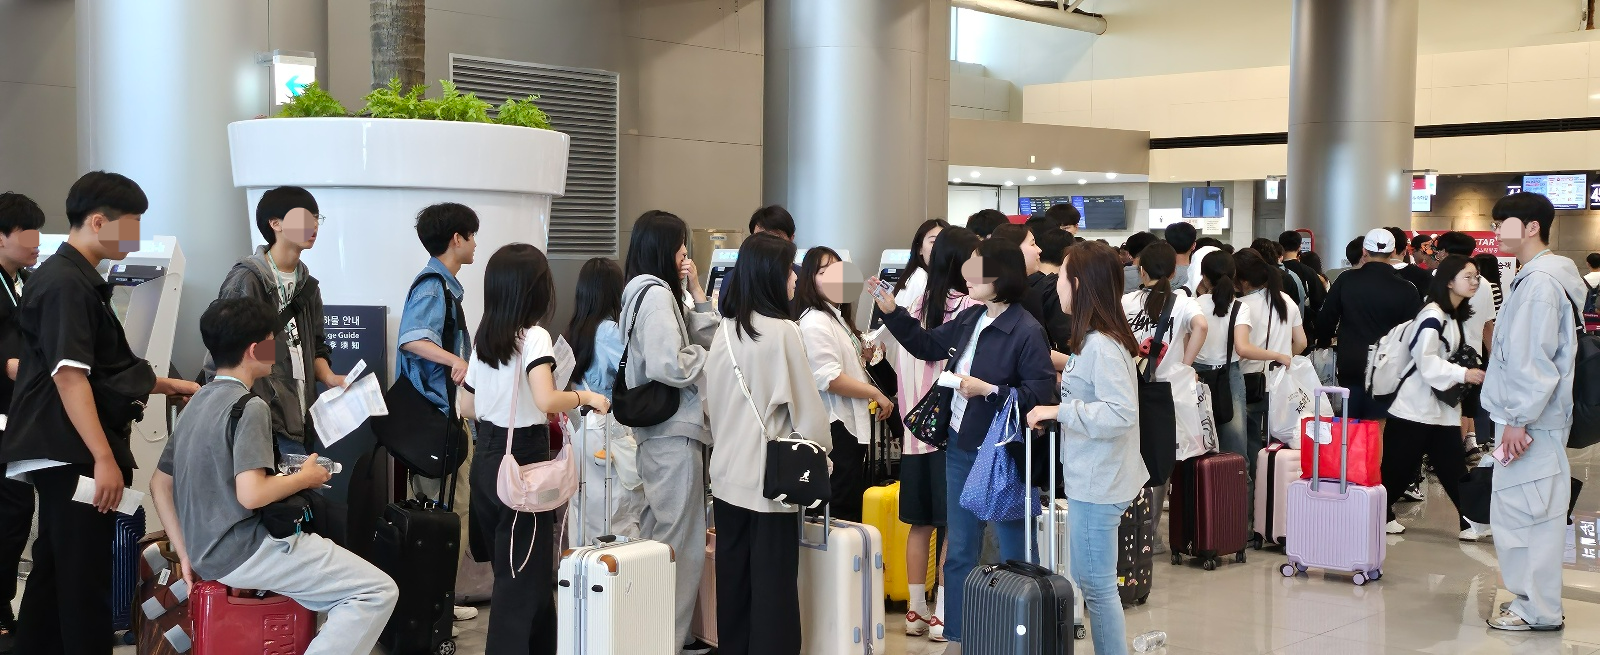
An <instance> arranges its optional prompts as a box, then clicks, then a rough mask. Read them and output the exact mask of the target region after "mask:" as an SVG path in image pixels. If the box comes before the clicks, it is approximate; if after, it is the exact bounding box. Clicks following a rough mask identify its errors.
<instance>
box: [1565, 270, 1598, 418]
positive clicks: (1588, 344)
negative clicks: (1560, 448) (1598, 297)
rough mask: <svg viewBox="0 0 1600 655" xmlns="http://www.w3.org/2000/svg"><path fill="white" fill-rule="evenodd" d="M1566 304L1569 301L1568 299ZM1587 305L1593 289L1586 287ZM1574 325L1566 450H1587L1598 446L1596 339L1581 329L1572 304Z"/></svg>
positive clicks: (1579, 314) (1581, 322)
mask: <svg viewBox="0 0 1600 655" xmlns="http://www.w3.org/2000/svg"><path fill="white" fill-rule="evenodd" d="M1568 302H1571V300H1570V299H1568ZM1586 302H1587V304H1588V305H1589V306H1591V307H1593V306H1594V302H1595V288H1594V287H1590V288H1589V294H1588V300H1587V301H1586ZM1572 310H1573V313H1574V314H1576V316H1574V317H1573V319H1574V321H1575V322H1576V323H1577V331H1578V342H1577V346H1578V347H1577V351H1578V353H1577V358H1576V361H1574V362H1573V363H1572V431H1571V432H1570V433H1568V434H1567V447H1568V448H1588V447H1589V446H1593V445H1595V444H1597V443H1600V336H1596V335H1592V334H1588V333H1586V332H1584V329H1583V313H1582V312H1579V311H1578V306H1577V303H1573V304H1572Z"/></svg>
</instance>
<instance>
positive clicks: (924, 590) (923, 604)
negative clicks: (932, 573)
mask: <svg viewBox="0 0 1600 655" xmlns="http://www.w3.org/2000/svg"><path fill="white" fill-rule="evenodd" d="M906 586H907V587H909V588H910V589H911V600H910V601H909V602H910V603H911V605H910V610H911V611H913V612H916V613H917V616H920V617H923V618H927V617H928V585H925V584H913V585H906Z"/></svg>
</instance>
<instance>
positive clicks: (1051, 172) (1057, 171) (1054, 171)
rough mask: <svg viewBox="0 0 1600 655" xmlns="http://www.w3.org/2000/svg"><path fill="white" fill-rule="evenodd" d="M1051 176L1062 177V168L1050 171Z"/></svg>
mask: <svg viewBox="0 0 1600 655" xmlns="http://www.w3.org/2000/svg"><path fill="white" fill-rule="evenodd" d="M1050 174H1051V175H1060V174H1061V169H1060V168H1052V169H1050Z"/></svg>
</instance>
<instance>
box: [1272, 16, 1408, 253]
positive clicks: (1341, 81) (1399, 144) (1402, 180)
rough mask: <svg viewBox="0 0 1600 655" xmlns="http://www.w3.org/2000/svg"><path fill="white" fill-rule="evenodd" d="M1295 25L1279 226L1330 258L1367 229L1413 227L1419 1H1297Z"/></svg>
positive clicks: (1291, 52) (1291, 41)
mask: <svg viewBox="0 0 1600 655" xmlns="http://www.w3.org/2000/svg"><path fill="white" fill-rule="evenodd" d="M1292 29H1293V36H1292V38H1291V40H1290V55H1289V180H1288V184H1287V189H1286V194H1287V195H1286V202H1287V207H1286V216H1285V224H1286V225H1287V226H1288V229H1294V228H1301V227H1305V228H1310V229H1311V230H1312V231H1313V232H1315V234H1316V248H1317V251H1318V252H1319V253H1320V254H1321V255H1322V257H1323V261H1328V262H1337V261H1340V260H1342V259H1343V258H1344V254H1343V253H1344V247H1345V244H1347V243H1349V242H1350V240H1351V239H1354V238H1355V237H1357V236H1361V235H1363V234H1365V233H1366V232H1367V231H1368V230H1370V229H1372V228H1377V227H1384V226H1391V225H1392V226H1399V227H1401V228H1407V229H1409V228H1410V226H1411V205H1410V198H1411V176H1410V175H1409V174H1408V173H1406V170H1407V169H1409V168H1411V153H1412V142H1413V136H1414V129H1415V121H1416V107H1415V103H1416V77H1417V0H1339V1H1337V2H1328V1H1327V0H1295V3H1294V12H1293V19H1292ZM1269 236H1270V235H1269Z"/></svg>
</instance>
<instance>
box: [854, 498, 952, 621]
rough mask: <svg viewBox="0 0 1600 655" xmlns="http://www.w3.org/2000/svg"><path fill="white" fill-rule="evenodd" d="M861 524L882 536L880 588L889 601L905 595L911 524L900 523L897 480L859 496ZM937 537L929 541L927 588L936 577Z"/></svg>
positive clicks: (930, 586)
mask: <svg viewBox="0 0 1600 655" xmlns="http://www.w3.org/2000/svg"><path fill="white" fill-rule="evenodd" d="M861 517H862V521H861V522H862V523H865V524H867V525H870V526H872V527H875V528H877V529H878V532H879V534H882V535H883V587H884V589H885V590H886V591H887V593H888V596H889V600H896V601H904V600H907V598H908V593H909V591H908V588H907V586H906V585H907V582H906V541H907V539H908V538H909V537H910V535H911V526H910V525H907V524H905V523H901V522H900V483H899V482H898V481H896V482H892V483H890V484H887V485H883V486H879V487H871V488H868V489H867V492H866V493H865V494H863V495H862V498H861ZM937 542H938V540H937V539H929V540H928V577H927V578H926V579H927V581H928V583H927V584H928V588H929V589H930V590H931V589H933V587H934V583H935V582H936V581H937V580H938V577H937V566H938V561H939V557H938V550H937V548H938V547H937V545H936V544H937Z"/></svg>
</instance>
